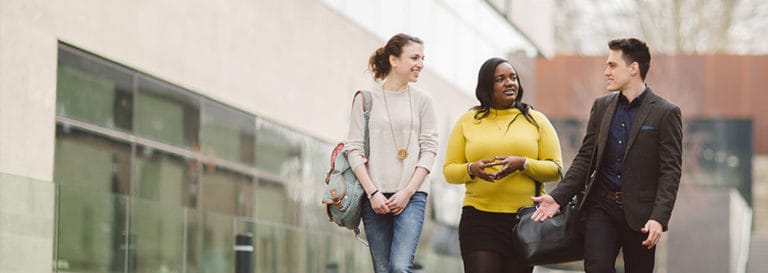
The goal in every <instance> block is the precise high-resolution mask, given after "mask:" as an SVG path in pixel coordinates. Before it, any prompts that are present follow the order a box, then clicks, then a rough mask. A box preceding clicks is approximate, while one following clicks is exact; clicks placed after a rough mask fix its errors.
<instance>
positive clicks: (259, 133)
mask: <svg viewBox="0 0 768 273" xmlns="http://www.w3.org/2000/svg"><path fill="white" fill-rule="evenodd" d="M256 128H257V129H256V167H258V168H259V169H262V170H265V171H267V172H270V173H272V174H275V175H278V176H280V177H283V178H286V179H288V180H299V179H300V178H301V168H302V166H301V148H302V139H303V136H302V135H300V134H297V133H295V132H292V131H291V130H288V129H286V128H284V127H282V126H279V125H276V124H274V123H271V122H269V121H265V120H262V119H259V120H258V121H257V125H256Z"/></svg>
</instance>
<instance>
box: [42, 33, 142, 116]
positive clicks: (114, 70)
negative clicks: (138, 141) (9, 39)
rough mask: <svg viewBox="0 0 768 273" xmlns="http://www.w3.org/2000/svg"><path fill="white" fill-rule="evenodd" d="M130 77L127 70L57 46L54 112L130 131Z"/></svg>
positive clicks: (131, 103)
mask: <svg viewBox="0 0 768 273" xmlns="http://www.w3.org/2000/svg"><path fill="white" fill-rule="evenodd" d="M132 84H133V77H132V76H131V73H130V72H129V71H128V70H124V69H121V68H118V67H117V66H116V65H109V64H107V63H106V62H105V61H100V60H97V59H96V58H90V57H85V56H84V55H82V54H78V53H76V51H75V50H74V49H71V48H69V47H66V46H62V47H59V57H58V69H57V80H56V92H57V94H56V113H57V114H58V115H60V116H67V117H70V118H73V119H77V120H82V121H87V122H91V123H94V124H97V125H101V126H104V127H107V128H114V129H121V130H125V131H130V130H131V128H132V127H131V115H132V112H133V111H132V107H133V96H132V90H133V89H132V88H131V87H132Z"/></svg>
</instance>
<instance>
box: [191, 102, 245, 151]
mask: <svg viewBox="0 0 768 273" xmlns="http://www.w3.org/2000/svg"><path fill="white" fill-rule="evenodd" d="M201 131H202V132H201V138H202V145H203V146H202V152H203V154H205V155H208V156H212V157H216V158H221V159H226V160H230V161H236V162H241V163H245V164H248V165H250V166H253V163H254V156H255V155H254V150H255V148H254V145H255V131H256V121H255V118H254V117H253V116H250V115H248V114H246V113H243V112H240V111H237V110H234V109H232V108H229V107H226V106H224V105H221V104H218V103H215V102H212V101H209V100H205V101H204V107H203V117H202V124H201Z"/></svg>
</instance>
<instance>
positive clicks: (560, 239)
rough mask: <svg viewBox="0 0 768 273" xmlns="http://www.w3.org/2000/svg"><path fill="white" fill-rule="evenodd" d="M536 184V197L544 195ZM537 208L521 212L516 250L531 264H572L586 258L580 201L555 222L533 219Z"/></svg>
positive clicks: (556, 215) (571, 203) (562, 207)
mask: <svg viewBox="0 0 768 273" xmlns="http://www.w3.org/2000/svg"><path fill="white" fill-rule="evenodd" d="M540 189H541V183H540V182H536V196H538V193H539V192H541V190H540ZM535 211H536V206H526V207H522V208H520V209H518V211H517V219H518V222H517V225H515V229H514V234H515V244H514V245H515V248H516V250H517V252H518V253H519V254H520V255H521V257H523V258H524V259H525V261H527V262H528V264H530V265H545V264H554V263H563V262H572V261H578V260H583V259H584V236H583V234H582V233H581V231H580V230H579V217H578V215H577V205H576V199H575V198H574V199H573V200H571V202H569V203H568V204H567V205H565V206H561V207H560V211H559V212H558V213H557V214H555V216H553V217H552V218H551V219H548V220H546V221H543V222H536V221H534V220H533V219H531V216H532V215H533V213H534V212H535Z"/></svg>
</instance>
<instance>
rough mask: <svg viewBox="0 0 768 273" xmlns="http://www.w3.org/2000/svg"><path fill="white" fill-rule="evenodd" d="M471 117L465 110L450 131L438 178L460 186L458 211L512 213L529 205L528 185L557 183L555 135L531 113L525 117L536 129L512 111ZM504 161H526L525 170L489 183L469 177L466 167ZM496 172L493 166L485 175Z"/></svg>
mask: <svg viewBox="0 0 768 273" xmlns="http://www.w3.org/2000/svg"><path fill="white" fill-rule="evenodd" d="M476 112H477V111H475V110H470V111H469V112H467V113H466V114H464V115H463V116H462V117H461V118H459V120H458V121H457V122H456V125H455V126H454V127H453V130H452V131H451V135H450V137H449V139H448V150H447V152H446V156H445V164H444V165H443V174H444V176H445V179H446V180H447V181H448V183H452V184H465V186H466V188H467V191H466V195H465V196H464V206H472V207H474V208H475V209H477V210H481V211H486V212H504V213H515V212H517V209H518V208H520V207H522V206H527V205H531V204H532V201H531V199H530V196H533V195H534V191H535V184H534V180H536V181H539V182H550V181H556V180H558V179H560V176H561V172H560V166H562V156H561V154H560V142H559V140H558V138H557V133H556V132H555V128H554V127H553V126H552V123H550V122H549V119H547V117H546V116H544V114H542V113H541V112H538V111H535V110H530V111H529V114H530V115H531V116H532V117H533V119H534V120H536V122H537V123H538V125H539V126H538V127H536V126H535V125H533V124H532V123H530V122H529V121H528V120H527V119H526V118H525V116H523V114H522V113H521V112H520V110H519V109H517V108H513V109H503V110H496V109H491V110H490V113H489V114H488V116H486V117H485V118H482V119H480V120H475V119H474V116H475V113H476ZM513 120H514V121H513ZM506 155H515V156H523V157H526V158H527V166H526V168H525V170H523V171H516V172H514V173H511V174H509V175H508V176H506V177H504V178H503V179H501V180H497V181H495V182H488V181H485V180H482V179H480V178H477V177H475V178H474V179H472V178H470V177H469V173H467V164H468V162H474V161H477V160H481V159H491V158H493V157H494V156H506ZM501 167H502V166H494V167H491V168H488V169H486V171H489V172H494V173H495V172H497V171H498V170H500V169H501ZM542 190H543V189H542Z"/></svg>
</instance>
